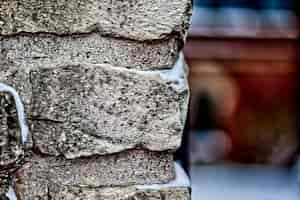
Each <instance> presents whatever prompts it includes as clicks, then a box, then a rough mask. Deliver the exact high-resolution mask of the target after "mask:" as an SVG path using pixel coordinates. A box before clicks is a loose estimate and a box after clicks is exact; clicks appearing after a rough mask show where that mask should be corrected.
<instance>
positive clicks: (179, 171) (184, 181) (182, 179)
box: [136, 162, 191, 190]
mask: <svg viewBox="0 0 300 200" xmlns="http://www.w3.org/2000/svg"><path fill="white" fill-rule="evenodd" d="M175 172H176V178H175V180H172V181H170V182H169V183H166V184H153V185H138V186H136V188H137V189H152V190H159V189H162V188H174V187H188V188H189V187H191V182H190V179H189V177H188V175H187V174H186V173H185V171H184V169H183V168H182V167H181V166H180V165H179V164H178V163H176V162H175Z"/></svg>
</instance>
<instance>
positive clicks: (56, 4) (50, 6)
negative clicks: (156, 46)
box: [0, 0, 192, 40]
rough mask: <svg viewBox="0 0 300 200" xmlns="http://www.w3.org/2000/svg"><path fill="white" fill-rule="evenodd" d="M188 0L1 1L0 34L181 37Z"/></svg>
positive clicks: (187, 13) (140, 37) (189, 10)
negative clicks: (98, 33) (97, 33)
mask: <svg viewBox="0 0 300 200" xmlns="http://www.w3.org/2000/svg"><path fill="white" fill-rule="evenodd" d="M191 5H192V1H191V0H173V1H170V0H146V1H145V0H127V1H122V0H42V1H41V0H2V1H1V4H0V34H2V35H12V34H16V33H21V32H28V33H37V32H44V33H46V32H47V33H55V34H74V33H75V34H76V33H77V34H78V33H87V32H92V31H98V32H100V33H101V34H105V35H110V36H114V37H122V38H130V39H134V40H155V39H162V38H165V37H167V36H168V35H171V34H174V35H179V36H180V37H181V38H183V37H184V35H185V33H186V30H187V27H188V24H189V16H190V14H191V7H192V6H191Z"/></svg>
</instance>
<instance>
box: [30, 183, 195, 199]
mask: <svg viewBox="0 0 300 200" xmlns="http://www.w3.org/2000/svg"><path fill="white" fill-rule="evenodd" d="M50 196H51V198H47V197H46V198H43V199H45V200H46V199H47V200H48V199H49V200H50V199H53V200H61V199H65V200H81V199H85V200H99V199H103V200H133V199H134V200H190V199H191V197H190V191H189V189H188V188H180V187H178V188H161V189H157V190H154V189H151V190H146V189H137V188H135V187H125V188H98V189H89V188H75V187H63V188H61V187H57V186H55V185H53V186H52V187H51V188H50ZM25 199H26V198H25Z"/></svg>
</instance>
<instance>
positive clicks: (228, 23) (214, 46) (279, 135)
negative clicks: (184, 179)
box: [181, 0, 300, 200]
mask: <svg viewBox="0 0 300 200" xmlns="http://www.w3.org/2000/svg"><path fill="white" fill-rule="evenodd" d="M297 4H298V2H297V1H296V0H294V1H293V0H194V13H193V17H192V25H191V28H190V31H189V35H188V39H187V44H186V46H185V50H184V51H185V56H186V59H187V63H188V64H189V66H190V80H189V81H190V85H191V104H190V114H189V120H188V122H187V127H186V132H185V138H184V144H185V147H186V149H185V150H181V151H182V152H181V154H182V155H184V156H183V158H184V159H183V160H184V163H185V167H186V168H187V169H188V170H189V172H190V175H191V178H192V182H193V199H194V200H198V199H199V200H200V199H203V200H214V199H224V198H225V199H234V197H236V198H237V199H239V198H240V195H244V196H245V197H243V198H244V199H245V198H246V199H247V195H248V194H249V199H250V198H251V199H253V195H255V194H259V195H258V196H254V197H255V199H256V200H260V199H262V200H273V199H278V200H279V199H280V200H281V199H282V200H293V199H300V193H299V191H298V189H299V188H300V185H297V170H296V166H297V165H296V164H297V162H298V160H299V158H300V157H299V156H300V151H299V149H300V148H299V146H300V126H299V124H300V123H299V122H298V119H299V114H300V112H299V106H298V102H300V101H299V100H300V99H299V97H300V96H299V94H300V87H299V86H300V84H299V83H300V79H299V78H298V77H300V76H299V75H300V74H298V73H299V72H298V71H299V69H300V68H299V64H300V63H299V62H298V59H297V55H298V54H299V53H300V52H299V50H300V49H299V45H298V39H299V37H298V32H299V31H298V25H299V20H298V17H297V14H298V10H297V8H298V5H297ZM299 174H300V173H299ZM224 188H226V189H224ZM268 189H270V191H269V193H268V192H267V191H268ZM231 190H232V191H231ZM241 191H243V192H244V193H243V192H241ZM251 194H252V196H251ZM220 195H225V196H224V198H222V197H220ZM230 195H231V196H230Z"/></svg>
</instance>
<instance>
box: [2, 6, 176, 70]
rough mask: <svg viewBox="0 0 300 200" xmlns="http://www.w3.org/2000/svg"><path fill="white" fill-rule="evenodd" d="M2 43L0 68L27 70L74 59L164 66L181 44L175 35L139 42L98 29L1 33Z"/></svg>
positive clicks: (138, 66) (142, 66) (148, 67)
mask: <svg viewBox="0 0 300 200" xmlns="http://www.w3.org/2000/svg"><path fill="white" fill-rule="evenodd" d="M0 6H1V5H0ZM0 47H1V51H0V58H1V60H0V68H1V67H2V68H4V66H7V65H8V66H9V67H12V66H15V68H17V69H18V70H20V68H22V69H24V70H25V71H28V70H30V69H31V68H39V67H44V66H47V67H51V66H57V65H66V64H74V63H91V64H103V63H107V64H111V65H113V66H120V67H126V68H135V69H142V70H151V69H164V68H171V67H172V66H173V64H174V62H175V61H176V59H177V55H178V52H179V50H180V44H179V43H178V41H177V40H176V39H175V38H174V37H172V38H170V39H166V40H158V41H147V42H138V41H133V40H125V39H123V40H121V39H116V38H110V37H103V36H101V35H99V34H97V33H91V34H84V35H72V36H56V35H50V34H35V35H34V36H32V35H30V34H21V35H17V36H13V37H1V36H0ZM12 70H13V69H12ZM1 71H2V70H1Z"/></svg>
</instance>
